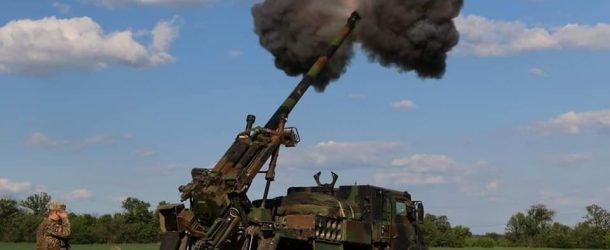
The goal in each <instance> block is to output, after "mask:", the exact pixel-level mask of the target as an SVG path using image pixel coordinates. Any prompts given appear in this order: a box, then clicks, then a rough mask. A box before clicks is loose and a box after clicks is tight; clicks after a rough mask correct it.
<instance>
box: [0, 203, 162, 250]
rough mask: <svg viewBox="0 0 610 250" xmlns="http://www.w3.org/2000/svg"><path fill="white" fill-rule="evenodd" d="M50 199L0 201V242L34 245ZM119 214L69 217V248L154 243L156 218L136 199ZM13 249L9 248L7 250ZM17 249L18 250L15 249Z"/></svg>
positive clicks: (74, 215) (157, 227)
mask: <svg viewBox="0 0 610 250" xmlns="http://www.w3.org/2000/svg"><path fill="white" fill-rule="evenodd" d="M50 200H51V197H50V196H49V195H48V194H46V193H40V194H36V195H32V196H30V197H27V198H26V199H25V200H23V201H21V202H17V201H16V200H13V199H8V198H3V199H0V241H2V242H34V241H36V227H38V224H39V223H40V222H41V221H42V219H43V218H44V217H45V216H46V206H47V204H48V203H49V201H50ZM122 207H123V212H121V213H116V214H112V215H111V214H105V215H101V216H95V215H92V214H75V213H70V214H69V219H70V224H71V226H72V240H71V242H72V243H73V244H93V243H152V242H157V241H158V239H159V237H158V231H159V219H158V218H159V216H158V215H157V214H156V213H155V212H152V211H150V204H149V203H147V202H144V201H141V200H139V199H137V198H131V197H130V198H127V199H125V200H124V201H123V203H122ZM11 249H13V248H11ZM16 249H18V248H16Z"/></svg>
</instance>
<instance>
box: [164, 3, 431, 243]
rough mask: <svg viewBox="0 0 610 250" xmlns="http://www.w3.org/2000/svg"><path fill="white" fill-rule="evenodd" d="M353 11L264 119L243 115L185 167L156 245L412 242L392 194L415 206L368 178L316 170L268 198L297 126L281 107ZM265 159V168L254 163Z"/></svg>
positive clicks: (302, 86) (312, 73) (306, 80)
mask: <svg viewBox="0 0 610 250" xmlns="http://www.w3.org/2000/svg"><path fill="white" fill-rule="evenodd" d="M359 19H360V17H359V15H358V14H357V13H356V12H354V13H353V14H352V15H351V16H350V18H349V19H348V21H347V23H346V24H345V26H344V27H343V29H342V30H341V32H340V33H339V34H338V35H337V37H336V38H335V39H334V40H333V41H332V42H331V44H329V48H328V51H327V52H326V53H325V54H323V55H322V56H320V57H319V58H318V60H317V61H316V62H315V63H314V65H313V66H312V67H311V69H310V70H309V71H308V72H307V74H305V75H304V77H303V79H302V80H301V82H300V83H299V84H298V85H297V86H296V87H295V88H294V90H293V91H292V92H291V93H290V95H289V96H288V97H287V98H286V100H285V101H284V102H283V103H282V104H281V105H280V107H279V108H278V109H277V110H276V112H275V113H274V114H273V116H272V117H271V118H270V119H269V120H268V122H267V124H266V125H265V126H264V127H254V128H253V124H254V122H255V117H254V116H252V115H248V117H247V119H246V128H245V130H244V131H243V132H241V133H239V134H238V135H237V136H236V138H235V141H234V142H233V144H231V146H230V147H229V149H228V150H227V151H226V152H225V154H224V155H223V156H222V158H221V159H220V160H219V161H218V162H217V163H216V165H214V167H213V168H212V169H202V168H195V169H193V170H192V171H191V178H192V181H191V182H189V183H188V184H186V185H183V186H180V187H179V191H180V197H181V201H186V200H188V201H189V203H190V208H184V205H182V204H169V205H163V206H160V207H159V212H160V213H159V214H160V216H161V220H160V222H161V247H160V249H161V250H183V249H186V248H188V249H194V250H212V249H214V250H216V249H235V250H238V249H241V250H254V249H260V250H275V249H293V250H298V249H337V250H339V249H407V248H408V247H409V246H412V245H416V244H415V243H414V242H413V239H417V237H413V232H414V230H413V227H415V225H416V224H417V222H416V220H415V219H414V218H415V217H413V218H410V217H407V213H406V212H405V213H404V214H397V212H396V211H397V210H398V209H396V206H397V205H396V204H397V202H398V203H399V204H402V205H401V206H402V207H404V209H403V210H407V208H409V209H413V210H414V208H415V207H414V206H413V203H412V202H411V200H410V199H411V198H410V196H409V195H408V193H406V192H397V191H391V190H385V189H382V188H377V187H372V186H344V187H340V188H337V189H336V188H335V187H334V184H335V182H336V178H338V176H337V175H336V174H334V173H333V182H332V183H331V184H321V183H320V182H319V173H318V174H317V175H316V177H315V179H316V182H317V184H318V186H314V187H294V188H290V189H289V190H288V194H287V195H286V196H285V197H277V198H274V199H267V194H268V191H269V185H270V183H271V181H273V180H274V176H275V165H276V162H277V158H278V155H279V149H280V147H281V146H282V145H284V146H286V147H293V146H295V145H296V144H297V143H298V142H299V140H300V138H299V135H298V131H297V130H296V128H287V127H285V123H286V120H287V117H288V115H289V114H290V112H291V111H292V109H293V108H294V107H295V105H296V104H297V102H298V101H299V100H300V98H301V97H302V96H303V95H304V94H305V92H306V91H307V89H308V88H309V86H310V85H311V84H312V83H313V82H314V81H315V80H316V77H317V76H318V74H319V72H320V71H321V70H322V69H323V68H324V67H325V65H326V63H327V62H328V61H329V60H331V58H332V56H333V55H334V54H335V52H336V51H337V49H338V48H339V46H341V44H342V43H343V41H344V40H345V39H346V38H347V37H348V35H349V34H350V33H351V32H352V30H353V29H354V27H355V25H356V22H357V21H358V20H359ZM269 159H270V161H269ZM268 161H269V162H270V163H269V167H268V168H267V170H266V171H261V169H262V168H263V165H264V164H265V163H266V162H268ZM259 173H264V174H265V179H266V180H267V184H266V186H265V192H264V194H263V199H261V200H257V201H254V202H251V201H250V199H249V198H248V196H247V195H246V193H247V191H248V189H249V188H250V185H251V184H252V181H253V180H254V178H255V177H256V176H257V175H258V174H259ZM399 234H400V235H399ZM419 238H421V237H419ZM185 239H186V240H185ZM185 242H186V244H185ZM187 245H188V246H187Z"/></svg>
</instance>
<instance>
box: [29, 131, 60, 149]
mask: <svg viewBox="0 0 610 250" xmlns="http://www.w3.org/2000/svg"><path fill="white" fill-rule="evenodd" d="M61 144H65V142H60V141H57V140H55V139H51V138H50V137H49V136H48V135H47V134H45V133H42V132H35V133H31V134H30V135H29V136H28V138H27V139H26V140H25V145H28V146H31V147H53V146H58V145H61Z"/></svg>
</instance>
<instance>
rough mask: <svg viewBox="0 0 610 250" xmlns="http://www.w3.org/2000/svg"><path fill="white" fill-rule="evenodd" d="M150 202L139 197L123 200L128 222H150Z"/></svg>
mask: <svg viewBox="0 0 610 250" xmlns="http://www.w3.org/2000/svg"><path fill="white" fill-rule="evenodd" d="M149 208H150V203H148V202H144V201H141V200H139V199H138V198H133V197H128V198H127V199H125V200H124V201H123V209H125V216H126V218H125V219H126V220H127V223H133V222H150V221H151V220H152V216H153V215H152V213H151V212H150V211H149V210H148V209H149Z"/></svg>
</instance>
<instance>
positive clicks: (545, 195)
mask: <svg viewBox="0 0 610 250" xmlns="http://www.w3.org/2000/svg"><path fill="white" fill-rule="evenodd" d="M540 201H541V202H542V203H543V204H547V205H549V206H566V205H574V204H576V203H578V201H577V200H576V199H575V198H573V197H569V196H567V195H564V194H561V193H558V192H555V191H550V190H542V191H540Z"/></svg>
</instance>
